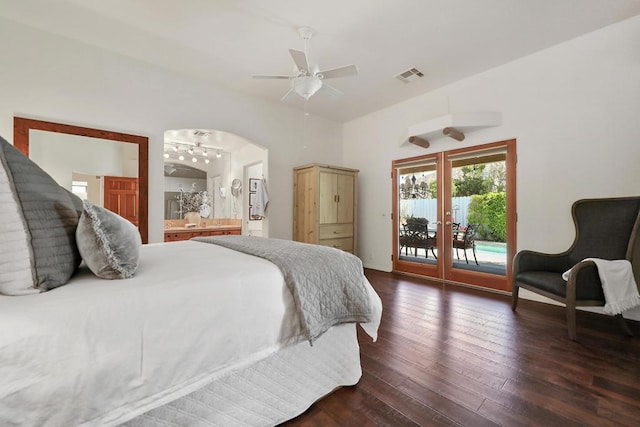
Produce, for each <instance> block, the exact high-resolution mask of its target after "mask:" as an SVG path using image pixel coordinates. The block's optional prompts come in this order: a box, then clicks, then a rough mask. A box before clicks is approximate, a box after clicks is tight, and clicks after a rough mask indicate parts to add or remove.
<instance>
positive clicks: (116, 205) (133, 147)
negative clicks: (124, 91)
mask: <svg viewBox="0 0 640 427" xmlns="http://www.w3.org/2000/svg"><path fill="white" fill-rule="evenodd" d="M63 135H67V136H75V137H82V138H71V137H70V138H60V137H61V136H63ZM61 139H65V140H73V142H71V143H73V144H76V145H75V147H82V149H77V148H76V149H64V150H58V151H60V152H57V153H56V155H57V156H58V155H62V156H64V155H70V154H74V155H79V156H82V155H83V154H82V153H85V154H84V155H85V165H86V164H89V160H90V159H89V158H87V157H93V158H97V159H98V160H100V161H101V162H102V163H106V161H105V157H103V153H106V152H110V153H113V152H114V151H117V152H118V153H122V154H118V155H115V156H113V157H122V158H123V159H125V157H126V158H128V159H132V160H126V159H125V160H123V163H122V165H120V167H119V169H118V168H116V170H117V171H116V172H111V173H109V175H108V176H107V175H106V174H105V175H104V176H103V175H102V174H101V172H96V171H94V170H89V169H91V168H90V167H89V166H86V167H87V168H89V169H87V170H83V171H77V170H66V171H64V173H65V174H66V175H65V176H68V177H69V179H68V180H63V181H65V182H60V179H58V183H59V184H61V185H62V186H63V187H65V188H67V189H68V190H69V191H72V192H76V193H78V191H82V188H80V190H78V187H81V185H76V188H69V187H73V186H74V181H75V183H76V184H78V183H79V181H77V180H76V178H79V179H84V178H85V177H86V178H87V180H90V178H91V177H92V176H93V177H94V178H96V179H98V178H99V181H100V186H101V189H102V190H101V191H102V193H101V195H100V196H97V197H98V199H99V200H101V201H103V202H104V204H103V206H105V207H106V208H108V209H111V210H115V211H117V212H118V213H120V212H122V213H125V211H126V212H127V214H125V215H122V216H124V217H125V218H127V217H128V219H129V220H130V221H132V222H133V223H134V224H135V225H137V226H138V229H139V230H140V236H141V237H142V242H143V243H147V242H148V231H149V230H148V198H149V170H148V167H149V166H148V165H149V138H147V137H145V136H139V135H131V134H125V133H120V132H113V131H108V130H102V129H93V128H87V127H81V126H74V125H68V124H63V123H55V122H47V121H42V120H35V119H27V118H23V117H14V120H13V144H14V146H15V147H16V148H17V149H18V150H20V151H21V152H22V153H24V154H25V155H26V156H28V157H30V158H32V159H34V161H35V162H36V163H39V162H38V160H37V159H38V157H39V158H40V159H44V158H46V159H47V160H51V157H52V156H51V155H49V156H46V155H44V156H43V155H42V151H44V150H45V149H46V145H47V144H54V143H57V141H59V140H61ZM36 141H37V143H38V148H37V149H34V148H35V143H36ZM32 144H34V147H32V149H31V150H30V146H31V145H32ZM40 144H44V145H43V146H41V145H40ZM78 144H79V145H78ZM89 144H91V145H90V146H89ZM41 147H45V148H41ZM70 150H73V153H71V152H70ZM30 151H33V153H32V155H30ZM98 153H99V154H98ZM61 163H62V162H61ZM127 163H135V164H127ZM39 165H40V166H42V165H41V164H39ZM60 167H62V168H64V167H66V166H60ZM74 169H75V168H74ZM45 170H46V169H45ZM118 171H120V172H118ZM122 171H126V172H122ZM49 173H50V172H49ZM50 175H52V176H53V174H51V173H50ZM134 175H135V176H134ZM54 178H55V177H54ZM66 181H69V182H66ZM85 182H87V181H83V182H82V184H84V183H85ZM74 190H76V191H74ZM88 192H89V191H87V193H88ZM88 199H89V200H91V197H90V196H89V197H88ZM119 210H121V211H119Z"/></svg>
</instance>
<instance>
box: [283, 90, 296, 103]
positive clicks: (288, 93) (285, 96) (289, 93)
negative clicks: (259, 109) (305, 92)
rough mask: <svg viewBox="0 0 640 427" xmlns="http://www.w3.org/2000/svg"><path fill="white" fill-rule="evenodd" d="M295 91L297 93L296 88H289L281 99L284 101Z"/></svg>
mask: <svg viewBox="0 0 640 427" xmlns="http://www.w3.org/2000/svg"><path fill="white" fill-rule="evenodd" d="M294 93H295V90H294V88H291V89H289V92H287V93H285V94H284V96H283V97H282V98H281V99H280V101H284V100H285V99H287V98H289V97H290V96H291V95H293V94H294Z"/></svg>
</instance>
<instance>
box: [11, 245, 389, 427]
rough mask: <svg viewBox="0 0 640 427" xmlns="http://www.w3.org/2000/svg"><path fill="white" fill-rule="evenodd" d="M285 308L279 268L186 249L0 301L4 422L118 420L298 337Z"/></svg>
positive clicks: (158, 248)
mask: <svg viewBox="0 0 640 427" xmlns="http://www.w3.org/2000/svg"><path fill="white" fill-rule="evenodd" d="M371 297H372V301H373V303H374V305H375V306H376V307H377V308H378V310H379V311H378V312H379V313H380V312H381V305H380V300H379V298H378V297H377V295H376V294H375V292H374V291H373V289H371ZM292 304H293V301H292V298H291V294H290V293H289V291H288V290H287V287H286V285H285V283H284V279H283V277H282V274H281V273H280V271H279V270H278V268H277V267H276V266H275V265H273V264H271V263H270V262H268V261H266V260H264V259H261V258H257V257H253V256H250V255H245V254H242V253H239V252H235V251H232V250H229V249H226V248H223V247H219V246H216V245H207V244H202V243H198V242H190V241H187V242H175V243H170V244H151V245H145V246H143V247H142V253H141V261H140V267H139V269H138V272H137V273H136V276H135V277H134V278H132V279H128V280H115V281H108V280H101V279H98V278H96V277H95V276H93V275H92V274H91V272H89V271H88V270H84V271H81V272H80V273H79V275H78V276H77V277H74V278H73V279H72V281H71V282H70V283H69V284H67V285H65V286H62V287H60V288H57V289H54V290H52V291H49V292H46V293H44V294H38V295H29V296H20V297H5V296H0V425H2V426H12V425H49V426H70V425H78V424H87V425H105V424H106V425H114V424H118V423H120V422H123V421H125V420H127V419H129V418H131V417H133V416H135V415H138V414H140V413H143V412H145V411H146V410H148V409H150V408H152V407H156V406H158V405H161V404H164V403H166V402H169V401H171V400H174V399H176V398H178V397H181V396H183V395H185V394H187V393H189V392H191V391H193V390H195V389H197V388H199V387H201V386H202V385H204V384H206V383H208V382H210V381H212V380H213V379H215V378H216V377H217V376H220V375H222V374H223V373H225V372H228V371H229V370H230V369H235V368H237V367H241V366H245V365H246V364H248V363H252V362H254V361H256V360H259V359H261V358H263V357H266V356H267V355H269V354H271V353H273V352H274V351H276V350H278V349H279V348H280V347H281V346H284V345H288V344H292V343H295V342H299V341H301V340H304V339H305V338H304V337H303V335H302V332H301V329H300V322H299V319H298V317H297V314H296V312H295V310H291V309H288V308H289V307H290V306H291V305H292ZM377 318H378V319H379V316H377ZM378 321H379V320H378ZM377 323H378V322H376V324H375V325H370V326H371V327H370V328H367V329H370V330H375V329H377Z"/></svg>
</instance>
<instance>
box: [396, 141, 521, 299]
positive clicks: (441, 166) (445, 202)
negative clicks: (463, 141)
mask: <svg viewBox="0 0 640 427" xmlns="http://www.w3.org/2000/svg"><path fill="white" fill-rule="evenodd" d="M500 147H505V148H506V151H507V154H506V156H507V158H506V161H505V163H506V193H507V212H506V213H507V218H506V221H507V264H506V267H505V268H506V271H505V276H504V283H502V284H500V285H496V283H495V282H496V275H494V274H490V273H483V272H478V271H472V270H462V269H454V268H453V261H452V254H449V253H448V251H445V250H444V242H445V239H449V240H446V241H451V239H452V238H453V234H452V231H451V227H446V226H445V224H444V221H445V220H446V218H442V217H441V215H442V212H445V211H446V210H447V209H448V210H449V211H451V205H450V204H451V186H450V185H444V187H443V186H442V184H443V183H444V182H451V168H450V167H446V166H445V163H444V162H445V161H447V159H448V157H450V156H454V155H458V154H462V153H465V152H469V153H472V152H474V151H482V150H490V149H493V148H500ZM430 159H436V162H437V180H438V187H439V190H440V189H443V188H444V192H446V194H445V193H444V192H442V191H441V192H442V193H443V194H438V201H437V210H438V223H439V224H438V234H439V235H442V236H443V238H442V239H438V254H439V255H438V263H437V264H435V265H434V264H420V263H415V262H408V261H402V260H400V257H399V255H400V254H399V249H400V248H399V246H400V245H399V244H398V237H399V236H398V232H399V228H398V225H399V212H398V200H399V199H398V176H397V170H398V167H399V166H401V165H404V164H411V163H419V162H421V161H427V160H430ZM516 160H517V155H516V140H515V139H509V140H503V141H497V142H492V143H488V144H482V145H477V146H471V147H465V148H460V149H456V150H449V151H446V152H445V151H443V152H438V153H431V154H426V155H422V156H415V157H409V158H404V159H398V160H393V161H392V162H391V168H392V170H391V181H392V197H393V205H392V206H393V209H392V214H393V217H392V219H393V221H392V236H393V252H392V253H393V255H392V261H393V271H397V272H400V273H409V274H416V275H421V276H427V277H435V278H437V279H438V280H444V281H446V282H449V283H457V284H463V285H470V286H479V287H483V288H486V289H492V290H496V291H503V292H511V283H512V274H513V273H512V269H513V268H512V264H513V257H514V256H515V252H516V247H517V235H516V233H517V205H516V170H515V167H516ZM445 180H446V181H445ZM398 267H400V268H401V269H400V270H399V269H398ZM500 281H501V282H502V280H500ZM471 283H473V284H471Z"/></svg>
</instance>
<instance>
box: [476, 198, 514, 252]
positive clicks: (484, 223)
mask: <svg viewBox="0 0 640 427" xmlns="http://www.w3.org/2000/svg"><path fill="white" fill-rule="evenodd" d="M467 221H468V222H469V224H480V227H479V229H478V234H479V235H480V236H479V237H480V238H482V239H485V240H493V241H497V242H506V241H507V194H506V193H504V192H501V193H487V194H480V195H474V196H471V202H470V203H469V214H468V216H467Z"/></svg>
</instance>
